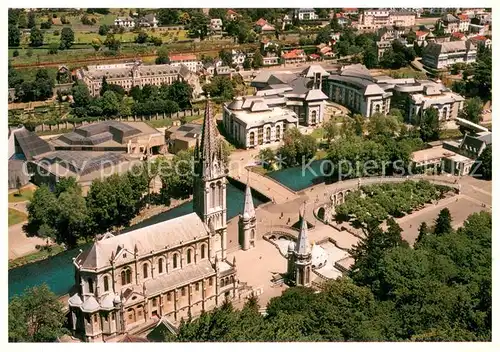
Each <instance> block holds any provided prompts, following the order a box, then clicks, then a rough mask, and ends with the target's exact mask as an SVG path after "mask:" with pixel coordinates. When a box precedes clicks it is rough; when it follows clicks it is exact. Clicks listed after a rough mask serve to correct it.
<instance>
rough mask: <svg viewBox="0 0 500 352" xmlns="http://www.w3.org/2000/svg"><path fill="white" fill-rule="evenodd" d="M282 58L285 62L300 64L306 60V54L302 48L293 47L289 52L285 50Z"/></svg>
mask: <svg viewBox="0 0 500 352" xmlns="http://www.w3.org/2000/svg"><path fill="white" fill-rule="evenodd" d="M281 58H282V59H283V60H284V61H285V64H298V63H302V62H306V54H305V53H304V50H302V49H293V50H290V51H288V52H283V53H282V54H281Z"/></svg>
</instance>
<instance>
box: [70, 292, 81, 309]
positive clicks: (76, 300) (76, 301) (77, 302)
mask: <svg viewBox="0 0 500 352" xmlns="http://www.w3.org/2000/svg"><path fill="white" fill-rule="evenodd" d="M68 303H69V305H70V306H72V307H79V306H81V305H82V303H83V302H82V299H81V298H80V296H79V295H78V293H75V294H74V295H73V296H71V297H70V298H69V300H68Z"/></svg>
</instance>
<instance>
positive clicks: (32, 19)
mask: <svg viewBox="0 0 500 352" xmlns="http://www.w3.org/2000/svg"><path fill="white" fill-rule="evenodd" d="M35 26H36V22H35V13H34V12H33V11H31V12H29V13H28V28H29V29H33V28H35Z"/></svg>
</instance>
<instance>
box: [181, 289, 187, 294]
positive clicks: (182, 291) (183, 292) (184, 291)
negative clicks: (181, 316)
mask: <svg viewBox="0 0 500 352" xmlns="http://www.w3.org/2000/svg"><path fill="white" fill-rule="evenodd" d="M181 295H182V296H185V295H186V288H185V287H183V288H181Z"/></svg>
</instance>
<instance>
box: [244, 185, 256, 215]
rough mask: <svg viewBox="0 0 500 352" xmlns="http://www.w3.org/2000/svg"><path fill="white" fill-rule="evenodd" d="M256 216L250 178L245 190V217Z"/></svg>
mask: <svg viewBox="0 0 500 352" xmlns="http://www.w3.org/2000/svg"><path fill="white" fill-rule="evenodd" d="M254 217H255V207H254V205H253V199H252V190H251V188H250V178H249V179H248V181H247V188H246V190H245V206H244V208H243V219H244V220H250V219H251V218H254Z"/></svg>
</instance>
